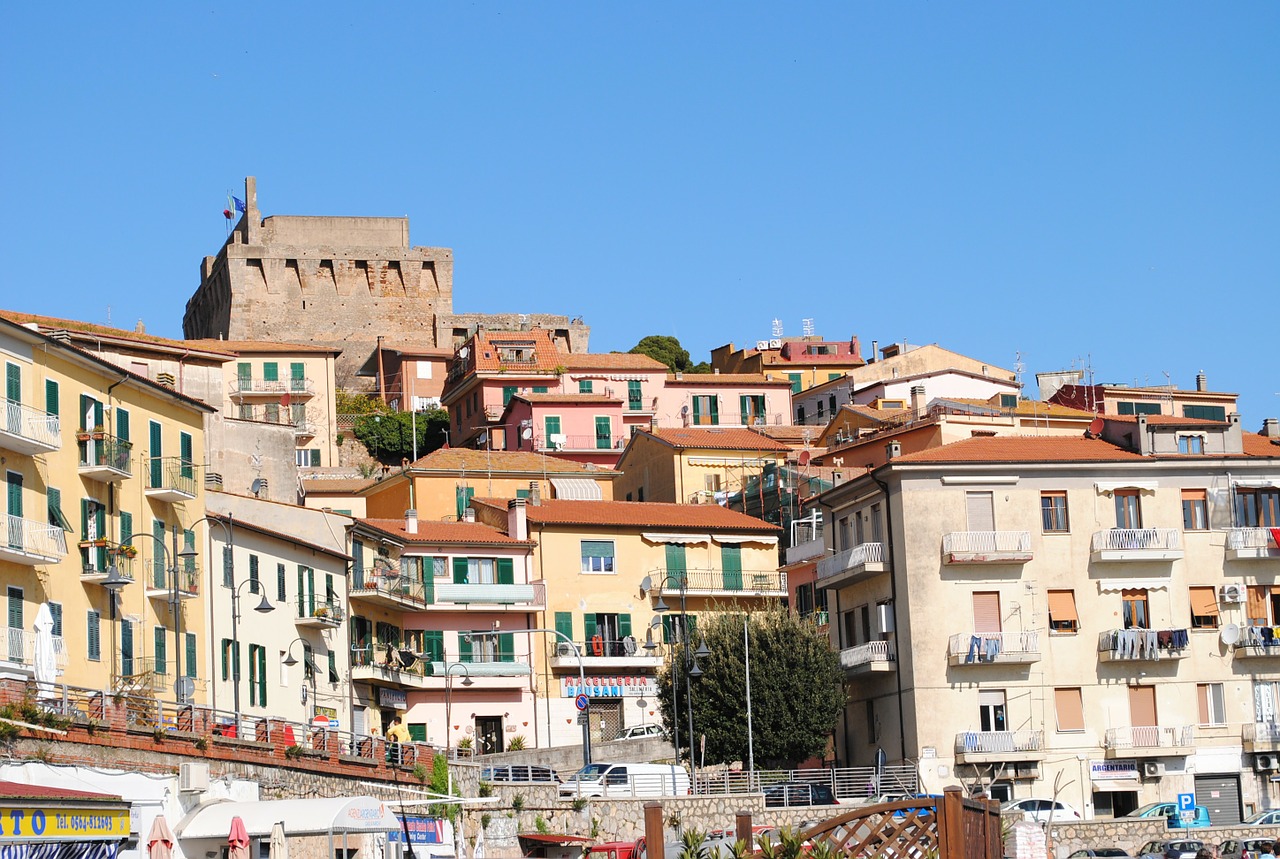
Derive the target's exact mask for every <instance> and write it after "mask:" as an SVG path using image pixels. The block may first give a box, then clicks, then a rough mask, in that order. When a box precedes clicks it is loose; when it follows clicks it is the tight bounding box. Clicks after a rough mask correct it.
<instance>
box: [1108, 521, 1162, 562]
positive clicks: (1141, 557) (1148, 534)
mask: <svg viewBox="0 0 1280 859" xmlns="http://www.w3.org/2000/svg"><path fill="white" fill-rule="evenodd" d="M1181 557H1182V532H1181V531H1179V530H1177V529H1176V528H1111V529H1109V530H1107V531H1095V532H1094V535H1093V547H1092V560H1094V561H1169V560H1175V559H1177V558H1181Z"/></svg>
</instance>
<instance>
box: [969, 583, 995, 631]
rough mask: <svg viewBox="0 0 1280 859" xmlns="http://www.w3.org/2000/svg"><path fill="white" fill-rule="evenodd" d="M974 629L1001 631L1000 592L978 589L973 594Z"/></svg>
mask: <svg viewBox="0 0 1280 859" xmlns="http://www.w3.org/2000/svg"><path fill="white" fill-rule="evenodd" d="M973 631H974V632H999V631H1000V593H999V592H998V591H977V592H975V593H974V595H973Z"/></svg>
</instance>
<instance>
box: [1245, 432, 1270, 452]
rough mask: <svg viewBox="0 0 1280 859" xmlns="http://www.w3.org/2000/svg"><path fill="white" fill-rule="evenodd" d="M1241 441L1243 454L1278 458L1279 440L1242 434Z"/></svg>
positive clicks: (1255, 434)
mask: <svg viewBox="0 0 1280 859" xmlns="http://www.w3.org/2000/svg"><path fill="white" fill-rule="evenodd" d="M1241 439H1242V440H1243V441H1244V452H1245V454H1246V455H1248V456H1277V457H1280V443H1277V442H1280V439H1271V438H1268V437H1267V436H1265V435H1261V434H1257V433H1251V432H1247V433H1242V434H1241Z"/></svg>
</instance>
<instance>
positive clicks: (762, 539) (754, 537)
mask: <svg viewBox="0 0 1280 859" xmlns="http://www.w3.org/2000/svg"><path fill="white" fill-rule="evenodd" d="M711 539H713V540H715V541H716V542H717V543H720V544H722V545H732V544H734V543H764V544H765V545H768V546H776V545H778V538H777V537H772V536H767V535H765V534H713V535H712V536H711Z"/></svg>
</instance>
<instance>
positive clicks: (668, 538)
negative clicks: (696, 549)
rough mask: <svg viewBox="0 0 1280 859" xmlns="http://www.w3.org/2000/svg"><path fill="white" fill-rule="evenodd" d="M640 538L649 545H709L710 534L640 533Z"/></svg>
mask: <svg viewBox="0 0 1280 859" xmlns="http://www.w3.org/2000/svg"><path fill="white" fill-rule="evenodd" d="M640 536H641V537H643V538H645V539H646V540H648V541H649V542H650V543H681V544H685V543H690V544H692V543H710V542H711V535H710V534H658V533H655V532H652V531H650V532H647V533H642V534H641V535H640Z"/></svg>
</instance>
